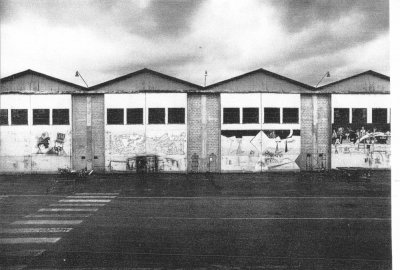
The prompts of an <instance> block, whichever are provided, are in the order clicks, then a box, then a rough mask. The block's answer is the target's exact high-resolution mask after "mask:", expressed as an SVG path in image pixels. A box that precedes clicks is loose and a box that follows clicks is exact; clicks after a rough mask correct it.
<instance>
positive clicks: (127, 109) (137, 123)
mask: <svg viewBox="0 0 400 270" xmlns="http://www.w3.org/2000/svg"><path fill="white" fill-rule="evenodd" d="M134 111H140V112H141V121H140V122H139V121H133V120H137V118H135V117H132V115H130V116H131V117H129V112H131V113H133V112H134ZM133 115H136V113H134V114H133ZM143 123H144V109H143V108H126V124H127V125H143Z"/></svg>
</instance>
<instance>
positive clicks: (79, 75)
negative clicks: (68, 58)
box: [75, 71, 89, 88]
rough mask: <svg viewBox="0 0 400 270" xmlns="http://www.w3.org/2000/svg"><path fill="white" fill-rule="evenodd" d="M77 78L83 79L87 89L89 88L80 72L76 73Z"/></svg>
mask: <svg viewBox="0 0 400 270" xmlns="http://www.w3.org/2000/svg"><path fill="white" fill-rule="evenodd" d="M75 77H81V79H82V81H83V82H84V83H85V84H86V87H87V88H89V86H88V84H87V83H86V81H85V80H84V79H83V77H82V75H81V74H80V73H79V71H76V72H75Z"/></svg>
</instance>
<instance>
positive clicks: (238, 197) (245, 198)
mask: <svg viewBox="0 0 400 270" xmlns="http://www.w3.org/2000/svg"><path fill="white" fill-rule="evenodd" d="M118 199H157V200H158V199H169V200H198V199H207V200H209V199H218V200H253V199H254V200H262V199H328V200H329V199H335V200H337V199H374V200H375V199H384V200H390V199H391V198H390V197H361V196H359V197H350V196H342V197H341V196H338V197H311V196H293V197H291V196H263V197H240V196H233V197H218V196H204V197H162V196H158V197H156V196H151V197H143V196H125V197H118Z"/></svg>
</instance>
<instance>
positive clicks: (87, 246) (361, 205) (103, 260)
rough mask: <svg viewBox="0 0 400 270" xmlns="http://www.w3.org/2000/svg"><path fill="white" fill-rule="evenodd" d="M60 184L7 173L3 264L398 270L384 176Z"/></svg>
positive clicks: (131, 178)
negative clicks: (394, 264)
mask: <svg viewBox="0 0 400 270" xmlns="http://www.w3.org/2000/svg"><path fill="white" fill-rule="evenodd" d="M55 180H59V181H58V182H56V181H55ZM64 180H67V179H65V178H60V177H59V176H50V175H46V176H44V175H36V176H26V175H25V176H0V192H1V194H0V209H1V210H0V253H1V255H0V268H5V269H7V268H10V269H46V268H48V269H54V268H68V269H71V268H96V269H97V268H118V267H119V268H168V269H169V268H173V269H176V268H181V269H187V268H196V269H209V268H211V269H231V268H235V267H236V268H244V269H246V268H256V269H391V220H390V172H388V171H381V172H375V173H374V175H373V177H372V179H370V180H368V181H365V179H345V178H344V177H342V176H341V175H337V174H300V173H285V174H230V175H214V176H213V177H205V176H204V175H190V176H186V175H147V176H146V177H145V178H143V177H138V176H135V175H94V176H92V177H90V178H88V179H86V180H84V181H80V182H78V183H75V184H74V183H73V182H71V181H64ZM69 180H71V179H69ZM11 267H13V268H11Z"/></svg>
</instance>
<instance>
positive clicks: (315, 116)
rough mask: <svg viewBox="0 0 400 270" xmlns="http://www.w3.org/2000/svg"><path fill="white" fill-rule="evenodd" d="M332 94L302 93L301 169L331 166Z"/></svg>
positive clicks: (327, 167) (299, 161)
mask: <svg viewBox="0 0 400 270" xmlns="http://www.w3.org/2000/svg"><path fill="white" fill-rule="evenodd" d="M330 141H331V96H330V95H329V94H328V95H301V154H300V156H299V159H298V164H299V166H300V169H301V170H316V169H329V168H330V166H331V165H330V154H331V151H330Z"/></svg>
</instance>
